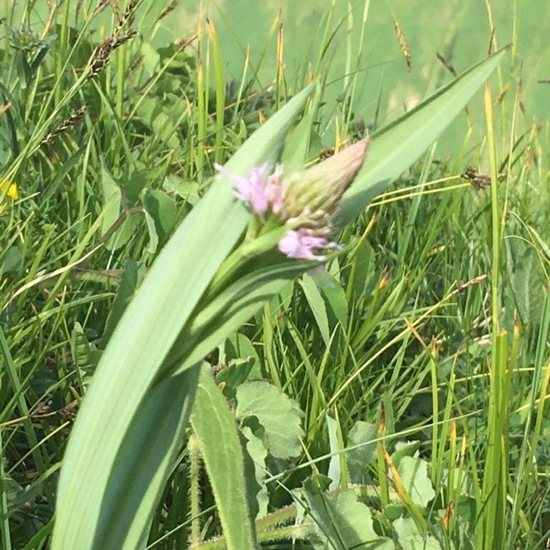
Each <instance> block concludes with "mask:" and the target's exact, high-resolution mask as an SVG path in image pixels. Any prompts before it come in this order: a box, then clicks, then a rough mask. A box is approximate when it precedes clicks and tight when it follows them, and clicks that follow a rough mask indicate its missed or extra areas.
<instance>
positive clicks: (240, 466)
mask: <svg viewBox="0 0 550 550" xmlns="http://www.w3.org/2000/svg"><path fill="white" fill-rule="evenodd" d="M191 425H192V427H193V431H194V432H195V434H196V436H197V439H198V440H199V444H200V449H201V455H202V458H203V460H204V463H205V465H206V471H207V473H208V477H209V479H210V484H211V485H212V490H213V492H214V496H215V497H216V504H217V507H218V513H219V515H220V521H221V524H222V527H223V533H224V537H225V540H226V543H227V548H228V549H229V550H242V549H243V548H247V549H248V548H250V549H253V548H254V543H253V541H254V526H253V524H252V521H251V518H250V512H249V509H248V501H247V494H246V483H245V479H244V458H243V452H242V448H241V443H240V441H239V435H238V433H237V426H236V424H235V417H234V416H233V413H232V412H231V410H230V409H229V405H228V403H227V400H226V399H225V397H224V396H223V395H222V393H221V392H220V390H219V389H218V387H217V386H216V384H215V383H214V381H213V380H212V377H211V376H210V374H209V373H208V372H207V370H206V369H202V371H201V377H200V381H199V385H198V388H197V399H196V401H195V406H194V407H193V414H192V415H191Z"/></svg>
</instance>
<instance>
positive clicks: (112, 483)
mask: <svg viewBox="0 0 550 550" xmlns="http://www.w3.org/2000/svg"><path fill="white" fill-rule="evenodd" d="M309 92H310V89H309V88H308V89H306V90H304V91H303V92H301V93H300V94H299V95H297V96H296V97H295V98H293V99H292V100H291V101H290V102H289V103H287V104H286V105H285V107H283V108H282V109H281V110H280V111H279V112H278V113H276V114H275V115H274V116H273V117H272V118H271V119H270V120H269V121H268V122H267V123H266V124H264V125H263V126H262V127H261V128H260V129H259V130H258V131H257V132H256V133H255V134H254V135H253V136H252V137H251V138H250V139H249V140H248V141H247V142H246V143H245V144H244V145H243V147H242V148H241V149H240V150H239V151H238V152H237V153H236V154H235V156H234V157H233V158H232V159H231V161H230V162H228V164H227V167H228V169H229V170H231V171H234V172H239V173H245V172H247V171H248V170H250V168H252V167H253V166H257V165H259V164H262V163H263V162H267V161H274V160H275V159H276V157H277V154H278V152H279V149H280V147H281V144H282V142H283V139H284V137H285V135H286V133H287V132H288V129H289V128H290V126H291V125H292V123H293V121H294V120H295V118H296V117H297V116H298V114H299V113H300V111H301V110H302V108H303V105H304V102H305V100H306V98H307V96H308V94H309ZM249 216H250V215H249V213H248V211H247V210H246V208H245V207H244V206H243V205H242V204H241V203H240V202H239V201H235V200H234V197H233V193H232V185H231V183H230V182H228V181H227V180H226V179H223V178H220V179H218V180H216V181H215V182H214V183H213V185H212V187H211V189H210V190H209V191H208V192H207V193H206V195H205V196H204V198H203V199H202V200H201V201H200V202H199V204H198V205H197V206H196V207H195V208H194V209H193V210H192V212H191V213H190V214H189V215H188V216H187V217H186V218H185V220H184V222H183V223H182V224H181V225H180V226H179V227H178V229H177V230H176V231H175V233H174V235H173V236H172V238H171V239H170V240H169V241H168V243H167V244H166V246H165V247H164V248H163V250H162V251H161V253H160V254H159V256H158V258H157V259H156V261H155V262H154V264H153V266H152V267H151V269H150V271H149V274H148V275H147V277H146V278H145V280H144V282H143V284H142V285H141V287H140V289H139V290H138V292H137V293H136V295H135V297H134V299H133V300H132V302H131V303H130V304H129V306H128V307H127V309H126V311H125V313H124V315H123V316H122V318H121V319H120V322H119V323H118V325H117V327H116V329H115V331H114V333H113V335H112V337H111V340H110V342H109V345H108V346H107V349H106V350H105V352H104V354H103V356H102V359H101V361H100V363H99V365H98V368H97V371H96V373H95V375H94V378H93V380H92V383H91V384H90V389H89V390H88V393H87V394H86V396H85V399H84V401H83V404H82V407H81V409H80V411H79V414H78V416H77V419H76V422H75V426H74V428H73V430H72V433H71V437H70V438H69V444H68V447H67V451H66V453H65V458H64V464H63V467H62V469H61V476H60V480H59V489H58V499H57V507H56V526H55V529H54V536H53V542H52V548H53V550H60V549H64V548H79V549H82V550H85V549H87V548H91V547H92V544H93V540H94V533H96V532H97V531H98V530H101V529H102V525H100V522H103V521H104V516H103V515H102V502H103V501H104V500H105V499H109V500H110V499H112V498H114V496H113V495H118V497H119V509H120V513H124V511H123V509H124V508H125V507H126V506H129V503H128V501H127V499H126V498H125V495H124V490H127V491H130V490H131V487H127V488H126V489H125V488H124V485H123V484H122V483H123V482H122V481H121V484H118V483H116V481H117V480H115V479H112V478H110V472H111V470H112V468H113V465H114V464H115V462H116V461H117V457H118V455H119V453H120V451H121V448H122V447H124V440H125V439H126V438H127V437H128V436H127V432H128V430H129V429H130V427H131V426H132V423H133V419H134V418H135V417H136V415H137V414H139V410H140V408H143V407H148V406H149V405H148V400H149V395H150V394H151V391H152V385H153V383H154V382H155V381H156V384H158V383H159V382H160V378H159V370H160V369H161V367H162V365H163V363H164V360H165V357H166V354H167V353H168V351H169V349H170V347H171V346H172V345H173V344H174V342H175V340H176V339H177V338H178V336H179V334H180V333H181V331H182V329H183V327H184V326H185V325H186V323H187V322H188V320H189V317H190V315H191V313H192V312H193V310H194V308H195V306H196V305H197V303H198V302H199V300H200V298H201V296H202V294H203V293H204V291H205V289H206V288H207V287H208V285H209V283H210V281H211V279H212V278H213V276H214V274H215V273H216V271H217V269H218V268H219V266H220V264H221V263H222V262H223V260H224V259H225V257H226V256H227V255H228V254H229V252H230V251H231V249H232V248H233V247H234V245H235V244H236V242H237V241H238V240H239V238H240V237H241V234H242V233H243V231H244V228H245V227H246V224H247V222H248V219H249ZM232 328H233V327H232ZM225 336H227V333H225V334H224V335H223V337H225ZM223 337H221V338H220V339H219V340H218V342H219V341H221V340H223ZM191 366H192V363H189V364H188V365H187V366H186V368H190V367H191ZM182 391H183V390H182ZM193 394H194V388H192V387H189V388H185V391H183V393H182V394H179V395H178V398H177V399H171V400H167V401H166V402H165V403H163V404H162V407H161V405H160V404H157V405H158V409H157V410H155V411H153V410H151V411H150V413H151V415H152V417H153V419H154V418H155V417H159V418H160V417H162V415H163V414H164V412H163V410H162V408H163V407H164V408H169V409H174V410H176V411H179V410H181V408H182V406H183V404H184V403H185V400H186V399H187V398H189V397H192V396H193ZM151 407H152V406H151ZM144 445H145V444H144ZM145 447H147V445H145ZM135 451H136V452H137V453H138V454H139V453H140V452H141V449H140V450H136V449H135ZM166 451H167V450H166V449H160V447H159V448H155V452H157V453H158V454H159V456H164V454H166ZM171 467H172V464H169V463H168V462H167V461H166V462H162V464H161V466H159V471H158V472H159V477H163V478H164V480H166V479H167V478H168V476H169V474H170V469H171ZM124 481H125V480H124ZM146 506H148V507H149V508H148V510H147V512H148V514H149V517H147V513H146V511H145V507H146ZM153 510H154V503H153V499H152V498H151V499H150V500H148V501H147V502H145V503H144V507H143V509H142V511H143V514H142V515H141V516H140V518H139V520H140V521H141V522H142V525H141V527H142V528H145V526H147V525H148V522H149V520H150V517H151V515H152V513H153ZM133 527H135V528H137V524H135V525H133ZM127 529H128V525H127V524H124V523H118V524H117V525H116V526H115V528H114V530H113V533H112V537H113V540H114V539H116V540H120V537H121V536H123V534H124V532H125V531H127ZM108 547H109V546H104V548H108Z"/></svg>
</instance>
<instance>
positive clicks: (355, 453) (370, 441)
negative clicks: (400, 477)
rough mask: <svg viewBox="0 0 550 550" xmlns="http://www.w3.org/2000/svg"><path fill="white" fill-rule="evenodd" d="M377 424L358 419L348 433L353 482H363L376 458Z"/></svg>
mask: <svg viewBox="0 0 550 550" xmlns="http://www.w3.org/2000/svg"><path fill="white" fill-rule="evenodd" d="M377 437H378V427H377V426H376V424H370V423H369V422H363V421H358V422H356V423H355V425H354V426H353V428H352V429H351V430H350V432H349V434H348V444H347V447H348V448H349V450H348V452H347V453H346V456H347V463H348V471H349V478H350V482H351V483H357V484H363V483H364V482H365V474H366V472H367V469H368V467H369V465H370V464H372V463H373V462H374V461H375V460H376V439H377Z"/></svg>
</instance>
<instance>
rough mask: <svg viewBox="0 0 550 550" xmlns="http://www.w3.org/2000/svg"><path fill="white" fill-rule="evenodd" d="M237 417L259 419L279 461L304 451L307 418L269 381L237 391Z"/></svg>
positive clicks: (270, 451) (254, 383)
mask: <svg viewBox="0 0 550 550" xmlns="http://www.w3.org/2000/svg"><path fill="white" fill-rule="evenodd" d="M236 415H237V417H238V418H239V419H240V420H241V421H243V420H245V419H246V418H247V417H256V418H257V419H258V422H259V423H260V424H261V425H262V427H263V428H264V433H263V434H262V438H263V440H264V444H265V446H266V448H267V449H268V451H269V453H270V454H271V455H272V456H274V457H276V458H291V457H296V456H298V455H299V454H300V452H301V445H300V439H301V437H302V436H303V435H304V434H303V431H302V427H301V417H302V416H303V413H302V411H300V409H299V407H298V405H297V404H296V403H294V401H292V400H291V399H289V398H288V397H287V396H286V395H285V394H284V393H283V392H282V391H281V390H280V389H279V388H277V387H275V386H272V385H271V384H268V383H267V382H261V381H257V382H247V383H245V384H242V385H241V386H239V387H238V388H237V410H236Z"/></svg>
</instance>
